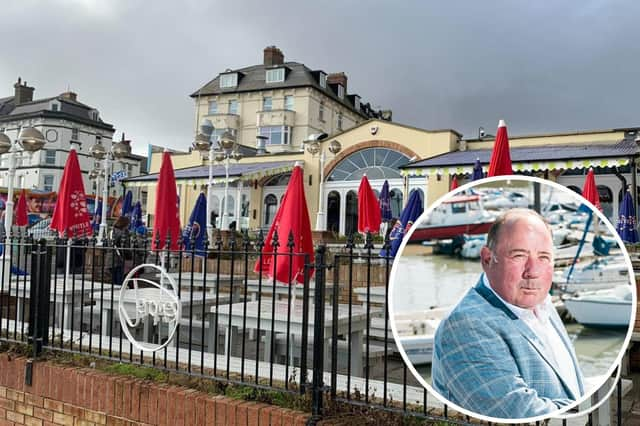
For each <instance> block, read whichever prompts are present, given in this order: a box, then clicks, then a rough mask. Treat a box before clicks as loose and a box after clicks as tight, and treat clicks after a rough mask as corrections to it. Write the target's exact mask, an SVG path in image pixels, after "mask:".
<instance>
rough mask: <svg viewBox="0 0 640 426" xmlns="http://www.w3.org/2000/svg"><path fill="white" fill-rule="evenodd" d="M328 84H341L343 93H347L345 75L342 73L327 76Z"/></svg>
mask: <svg viewBox="0 0 640 426" xmlns="http://www.w3.org/2000/svg"><path fill="white" fill-rule="evenodd" d="M327 83H328V84H342V87H344V92H345V93H347V75H346V74H345V73H343V72H336V73H333V74H329V75H328V76H327Z"/></svg>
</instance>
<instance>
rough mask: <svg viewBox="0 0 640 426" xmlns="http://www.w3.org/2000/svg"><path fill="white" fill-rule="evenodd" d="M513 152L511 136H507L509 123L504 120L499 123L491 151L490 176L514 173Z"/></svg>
mask: <svg viewBox="0 0 640 426" xmlns="http://www.w3.org/2000/svg"><path fill="white" fill-rule="evenodd" d="M512 174H513V169H512V168H511V153H510V152H509V136H507V125H506V124H505V122H504V120H500V122H499V123H498V134H497V135H496V142H495V144H494V145H493V152H492V153H491V162H490V163H489V173H488V174H487V176H488V177H491V176H502V175H512Z"/></svg>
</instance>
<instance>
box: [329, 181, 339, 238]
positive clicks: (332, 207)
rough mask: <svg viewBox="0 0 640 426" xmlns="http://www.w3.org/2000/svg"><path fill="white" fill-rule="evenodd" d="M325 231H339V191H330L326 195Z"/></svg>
mask: <svg viewBox="0 0 640 426" xmlns="http://www.w3.org/2000/svg"><path fill="white" fill-rule="evenodd" d="M327 231H329V232H333V233H334V234H338V233H339V232H340V193H339V192H338V191H331V192H330V193H329V195H328V196H327Z"/></svg>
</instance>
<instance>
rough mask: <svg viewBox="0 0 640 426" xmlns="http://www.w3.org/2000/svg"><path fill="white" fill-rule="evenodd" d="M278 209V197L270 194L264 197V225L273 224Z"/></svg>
mask: <svg viewBox="0 0 640 426" xmlns="http://www.w3.org/2000/svg"><path fill="white" fill-rule="evenodd" d="M277 210H278V198H277V197H276V196H275V195H273V194H269V195H267V196H266V197H264V222H263V225H271V222H273V218H274V217H275V215H276V211H277Z"/></svg>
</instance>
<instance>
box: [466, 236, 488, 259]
mask: <svg viewBox="0 0 640 426" xmlns="http://www.w3.org/2000/svg"><path fill="white" fill-rule="evenodd" d="M486 244H487V234H480V235H465V236H464V244H462V249H461V250H460V256H462V257H464V258H465V259H478V258H480V250H481V249H482V247H484V246H485V245H486Z"/></svg>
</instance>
